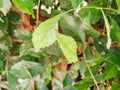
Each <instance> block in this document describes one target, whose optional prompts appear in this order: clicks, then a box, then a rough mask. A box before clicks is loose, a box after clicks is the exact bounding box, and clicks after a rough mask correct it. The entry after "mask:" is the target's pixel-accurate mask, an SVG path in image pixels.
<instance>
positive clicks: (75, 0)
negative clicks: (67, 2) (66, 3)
mask: <svg viewBox="0 0 120 90" xmlns="http://www.w3.org/2000/svg"><path fill="white" fill-rule="evenodd" d="M82 1H83V0H71V3H72V6H73V7H74V8H75V9H76V8H77V7H78V6H79V5H80V4H81V3H82Z"/></svg>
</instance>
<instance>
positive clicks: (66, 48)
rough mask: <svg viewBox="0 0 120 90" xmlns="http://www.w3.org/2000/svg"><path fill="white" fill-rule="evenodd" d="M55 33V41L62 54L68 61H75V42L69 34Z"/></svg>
mask: <svg viewBox="0 0 120 90" xmlns="http://www.w3.org/2000/svg"><path fill="white" fill-rule="evenodd" d="M56 35H57V41H58V44H59V46H60V48H61V50H62V52H63V54H64V55H65V56H66V58H67V60H68V61H69V62H76V61H78V58H77V53H76V50H77V44H76V42H75V41H74V39H73V38H72V37H70V36H65V35H62V34H60V33H58V32H57V33H56Z"/></svg>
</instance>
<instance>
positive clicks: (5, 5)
mask: <svg viewBox="0 0 120 90" xmlns="http://www.w3.org/2000/svg"><path fill="white" fill-rule="evenodd" d="M0 1H1V0H0ZM1 2H3V5H2V7H0V11H1V12H2V13H3V14H4V15H6V14H7V13H8V11H9V10H10V8H11V6H12V4H11V1H10V0H3V1H1ZM1 2H0V3H1Z"/></svg>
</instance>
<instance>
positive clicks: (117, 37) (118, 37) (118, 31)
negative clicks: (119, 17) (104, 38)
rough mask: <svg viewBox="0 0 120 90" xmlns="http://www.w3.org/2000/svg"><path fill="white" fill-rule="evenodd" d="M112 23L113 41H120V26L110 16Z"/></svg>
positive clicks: (111, 34) (111, 33)
mask: <svg viewBox="0 0 120 90" xmlns="http://www.w3.org/2000/svg"><path fill="white" fill-rule="evenodd" d="M110 24H111V26H112V28H111V32H110V36H111V39H112V40H113V41H120V27H119V25H118V23H117V22H116V21H115V20H114V19H113V18H112V17H110Z"/></svg>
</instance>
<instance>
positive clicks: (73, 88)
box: [64, 86, 79, 90]
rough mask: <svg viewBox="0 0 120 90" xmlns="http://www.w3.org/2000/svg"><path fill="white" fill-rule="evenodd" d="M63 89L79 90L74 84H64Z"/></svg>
mask: <svg viewBox="0 0 120 90" xmlns="http://www.w3.org/2000/svg"><path fill="white" fill-rule="evenodd" d="M64 90H79V89H78V88H77V87H75V86H66V87H65V88H64Z"/></svg>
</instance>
